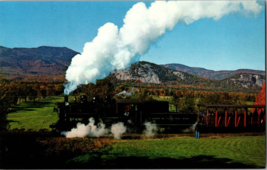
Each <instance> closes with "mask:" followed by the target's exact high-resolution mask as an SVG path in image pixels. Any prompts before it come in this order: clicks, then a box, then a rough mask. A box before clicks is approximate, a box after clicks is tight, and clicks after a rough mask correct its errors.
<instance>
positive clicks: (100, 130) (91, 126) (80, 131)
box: [61, 118, 108, 138]
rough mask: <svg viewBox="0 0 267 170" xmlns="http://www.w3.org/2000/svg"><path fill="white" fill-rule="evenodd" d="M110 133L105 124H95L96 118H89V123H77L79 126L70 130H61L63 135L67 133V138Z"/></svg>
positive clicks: (98, 135)
mask: <svg viewBox="0 0 267 170" xmlns="http://www.w3.org/2000/svg"><path fill="white" fill-rule="evenodd" d="M107 133H108V130H107V129H106V128H105V124H103V123H99V124H98V126H96V125H95V120H94V118H90V119H89V123H88V125H84V124H82V123H77V127H76V128H73V129H71V131H69V132H61V134H62V135H65V136H66V137H67V138H75V137H80V138H81V137H85V136H90V137H100V136H104V135H106V134H107Z"/></svg>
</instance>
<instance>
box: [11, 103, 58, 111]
mask: <svg viewBox="0 0 267 170" xmlns="http://www.w3.org/2000/svg"><path fill="white" fill-rule="evenodd" d="M51 104H53V103H52V102H27V106H20V107H16V106H13V107H11V110H9V111H8V113H14V112H17V111H34V110H36V109H37V108H44V107H47V106H50V107H53V106H51ZM55 106H56V105H55ZM55 106H54V107H55Z"/></svg>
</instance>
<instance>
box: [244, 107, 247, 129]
mask: <svg viewBox="0 0 267 170" xmlns="http://www.w3.org/2000/svg"><path fill="white" fill-rule="evenodd" d="M247 112H248V108H247V107H246V110H245V112H244V127H247Z"/></svg>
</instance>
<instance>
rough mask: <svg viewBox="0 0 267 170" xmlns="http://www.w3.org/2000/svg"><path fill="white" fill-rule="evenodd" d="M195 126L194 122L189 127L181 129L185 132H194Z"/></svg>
mask: <svg viewBox="0 0 267 170" xmlns="http://www.w3.org/2000/svg"><path fill="white" fill-rule="evenodd" d="M195 127H196V123H195V124H193V125H192V126H190V127H189V128H187V129H185V130H183V132H185V133H187V132H195Z"/></svg>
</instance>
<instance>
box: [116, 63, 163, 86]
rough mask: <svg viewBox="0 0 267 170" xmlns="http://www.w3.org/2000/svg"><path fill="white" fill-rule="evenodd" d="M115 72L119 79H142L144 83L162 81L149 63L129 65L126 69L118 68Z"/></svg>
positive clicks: (158, 82)
mask: <svg viewBox="0 0 267 170" xmlns="http://www.w3.org/2000/svg"><path fill="white" fill-rule="evenodd" d="M114 74H115V75H116V78H117V79H119V80H140V81H142V82H143V83H156V84H160V83H161V81H160V80H159V77H158V75H157V73H155V72H154V70H153V68H152V67H151V65H149V64H141V65H140V67H138V68H136V67H129V68H127V69H125V70H116V71H115V72H114Z"/></svg>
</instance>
